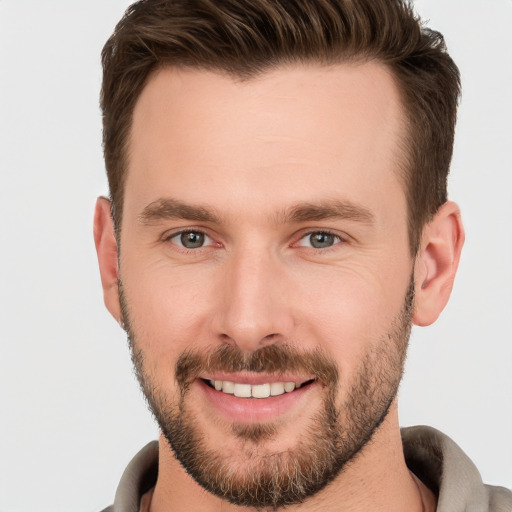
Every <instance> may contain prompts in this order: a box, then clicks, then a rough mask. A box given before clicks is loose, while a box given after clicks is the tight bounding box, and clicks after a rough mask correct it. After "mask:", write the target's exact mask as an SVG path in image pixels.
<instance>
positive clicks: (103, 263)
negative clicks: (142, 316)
mask: <svg viewBox="0 0 512 512" xmlns="http://www.w3.org/2000/svg"><path fill="white" fill-rule="evenodd" d="M94 243H95V245H96V253H97V255H98V263H99V266H100V275H101V285H102V287H103V300H104V301H105V306H107V309H108V310H109V311H110V314H111V315H112V316H113V317H114V318H115V319H116V321H117V322H118V323H120V324H121V320H122V318H121V307H120V304H119V293H118V278H119V266H118V252H117V242H116V236H115V231H114V222H113V220H112V215H111V213H110V201H109V200H108V199H106V198H105V197H99V198H98V200H97V201H96V208H95V210H94Z"/></svg>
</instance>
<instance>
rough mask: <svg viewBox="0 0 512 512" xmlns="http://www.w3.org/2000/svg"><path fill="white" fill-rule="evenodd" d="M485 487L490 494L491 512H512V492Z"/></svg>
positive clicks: (499, 488) (502, 488)
mask: <svg viewBox="0 0 512 512" xmlns="http://www.w3.org/2000/svg"><path fill="white" fill-rule="evenodd" d="M485 487H486V488H487V491H488V493H489V512H512V491H510V490H509V489H506V488H505V487H497V486H494V485H486V486H485Z"/></svg>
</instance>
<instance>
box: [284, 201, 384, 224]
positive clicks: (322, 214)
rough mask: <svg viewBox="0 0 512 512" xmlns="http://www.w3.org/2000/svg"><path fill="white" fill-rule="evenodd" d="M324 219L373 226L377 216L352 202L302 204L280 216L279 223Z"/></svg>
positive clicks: (287, 209)
mask: <svg viewBox="0 0 512 512" xmlns="http://www.w3.org/2000/svg"><path fill="white" fill-rule="evenodd" d="M324 219H340V220H352V221H357V222H361V223H364V224H373V223H374V222H375V215H374V214H373V213H372V212H371V211H370V210H368V209H367V208H365V207H364V206H361V205H356V204H354V203H352V202H350V201H341V200H331V201H322V202H320V203H300V204H297V205H295V206H292V207H290V208H286V209H285V210H284V211H283V212H282V213H281V214H280V215H279V216H278V221H280V222H283V223H286V222H296V223H299V222H308V221H318V220H324Z"/></svg>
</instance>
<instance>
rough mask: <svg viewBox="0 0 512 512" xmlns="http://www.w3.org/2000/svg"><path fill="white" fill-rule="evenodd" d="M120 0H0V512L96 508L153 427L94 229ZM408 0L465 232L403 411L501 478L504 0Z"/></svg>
mask: <svg viewBox="0 0 512 512" xmlns="http://www.w3.org/2000/svg"><path fill="white" fill-rule="evenodd" d="M127 5H128V3H127V2H126V1H121V0H108V1H107V2H105V1H102V0H88V1H80V2H79V1H75V0H66V1H64V0H60V1H56V0H53V1H52V0H46V1H44V2H43V1H36V0H32V1H29V0H0V248H1V250H0V342H1V345H0V350H1V352H0V512H17V511H33V512H44V511H50V510H51V511H52V512H64V511H66V512H69V511H74V512H82V511H84V512H85V511H97V510H99V509H101V508H102V507H103V506H106V505H107V504H109V503H111V502H112V500H113V496H114V491H115V488H116V486H117V483H118V480H119V477H120V475H121V473H122V471H123V469H124V467H125V465H126V463H127V462H128V461H129V459H130V458H131V456H132V455H133V454H134V453H135V452H136V451H137V450H138V449H139V448H140V447H142V445H143V444H145V443H146V442H147V441H148V440H150V439H152V438H155V437H156V434H157V431H156V427H155V426H154V424H153V421H152V419H151V417H150V414H149V413H148V412H147V411H146V407H145V404H144V401H143V399H142V397H141V394H140V392H139V390H138V386H137V384H136V382H135V379H134V377H133V375H132V371H131V363H130V361H129V355H128V350H127V348H126V342H125V337H124V335H123V334H124V333H122V331H121V330H120V328H119V327H118V326H117V324H116V323H115V322H114V321H113V320H112V319H111V318H110V317H109V315H108V314H107V312H106V310H105V309H104V306H103V302H102V293H101V287H100V281H99V275H98V271H97V267H96V260H95V253H94V249H93V239H92V229H91V226H92V213H93V205H94V201H95V198H96V196H98V195H99V194H106V193H107V187H106V179H105V177H104V166H103V160H102V152H101V120H100V112H99V107H98V92H99V87H100V80H101V71H100V61H99V54H100V50H101V47H102V45H103V43H104V41H105V40H106V39H107V37H108V35H109V34H110V33H111V31H112V29H113V27H114V25H115V23H116V21H117V20H118V19H119V18H120V16H121V14H122V12H123V11H124V9H125V8H126V7H127ZM417 8H418V10H419V12H420V13H421V14H422V15H423V16H424V17H425V18H427V19H430V26H432V27H433V28H436V29H438V30H440V31H441V32H443V33H444V34H445V37H446V40H447V43H448V46H449V49H450V51H451V54H452V56H453V57H454V59H455V61H456V62H457V63H458V65H459V67H460V69H461V72H462V77H463V86H464V88H463V90H464V94H463V100H462V104H461V108H460V116H459V124H458V128H457V143H456V148H455V157H454V161H453V166H452V177H451V180H450V195H451V198H452V199H454V200H456V201H458V202H459V204H460V206H461V208H462V210H463V214H464V220H465V225H466V229H467V243H466V247H465V250H464V254H463V258H462V262H461V267H460V271H459V276H458V279H457V281H456V284H455V289H454V292H453V295H452V300H451V302H450V304H449V306H448V307H447V309H446V311H445V312H444V314H443V315H442V317H441V318H440V320H439V321H438V322H437V324H436V325H435V326H432V327H429V328H425V329H418V328H416V329H415V330H414V331H413V336H412V342H411V345H412V346H411V351H410V356H409V361H408V364H407V372H406V377H405V381H404V383H403V385H402V388H401V423H402V424H403V425H409V424H418V423H425V424H429V425H433V426H436V427H438V428H440V429H441V430H443V431H445V432H446V433H447V434H449V435H451V436H452V437H453V438H454V439H455V440H456V441H457V442H458V443H459V444H460V445H461V446H462V447H463V448H464V449H465V451H466V452H467V453H468V454H469V455H470V456H471V457H472V458H473V460H474V461H475V462H476V464H477V466H478V467H479V468H480V470H481V473H482V475H483V477H484V480H485V481H487V482H489V483H495V484H501V485H506V486H508V487H512V200H511V196H512V177H511V176H512V151H511V147H510V146H511V143H512V51H511V48H512V30H511V24H512V1H510V0H485V1H484V0H471V1H470V0H449V1H446V0H435V1H434V0H422V1H418V2H417Z"/></svg>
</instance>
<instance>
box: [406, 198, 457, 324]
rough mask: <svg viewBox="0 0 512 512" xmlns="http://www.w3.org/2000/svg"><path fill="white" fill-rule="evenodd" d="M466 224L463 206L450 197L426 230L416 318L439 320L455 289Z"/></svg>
mask: <svg viewBox="0 0 512 512" xmlns="http://www.w3.org/2000/svg"><path fill="white" fill-rule="evenodd" d="M463 245H464V228H463V226H462V220H461V216H460V210H459V207H458V206H457V205H456V204H455V203H453V202H451V201H447V202H446V203H445V204H443V205H442V206H441V208H439V210H438V211H437V213H436V215H435V216H434V218H433V219H432V221H431V222H429V224H427V225H426V226H425V228H424V230H423V235H422V238H421V246H420V250H419V252H418V255H417V256H416V262H415V271H414V277H415V285H416V286H415V308H414V315H413V322H414V323H415V324H416V325H423V326H425V325H430V324H432V323H433V322H435V321H436V320H437V318H438V317H439V315H440V314H441V311H442V310H443V309H444V307H445V306H446V304H447V302H448V299H449V298H450V293H451V291H452V287H453V282H454V279H455V274H456V272H457V267H458V265H459V260H460V253H461V250H462V246H463Z"/></svg>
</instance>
